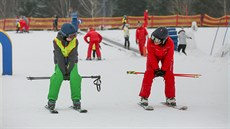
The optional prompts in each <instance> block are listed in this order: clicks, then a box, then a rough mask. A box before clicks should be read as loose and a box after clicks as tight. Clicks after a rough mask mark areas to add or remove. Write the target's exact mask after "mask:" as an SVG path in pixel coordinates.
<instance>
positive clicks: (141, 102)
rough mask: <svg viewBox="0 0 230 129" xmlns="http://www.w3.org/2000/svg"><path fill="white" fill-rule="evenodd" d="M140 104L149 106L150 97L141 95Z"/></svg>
mask: <svg viewBox="0 0 230 129" xmlns="http://www.w3.org/2000/svg"><path fill="white" fill-rule="evenodd" d="M140 104H141V105H143V106H148V105H149V103H148V98H143V97H141V101H140Z"/></svg>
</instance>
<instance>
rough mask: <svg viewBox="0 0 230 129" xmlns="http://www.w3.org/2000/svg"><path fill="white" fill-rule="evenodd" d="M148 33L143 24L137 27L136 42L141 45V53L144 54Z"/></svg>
mask: <svg viewBox="0 0 230 129" xmlns="http://www.w3.org/2000/svg"><path fill="white" fill-rule="evenodd" d="M147 35H148V32H147V30H146V29H145V27H143V26H141V27H138V28H137V29H136V42H137V43H138V45H139V51H140V54H141V55H143V49H144V46H145V42H146V36H147Z"/></svg>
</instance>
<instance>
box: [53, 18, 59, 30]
mask: <svg viewBox="0 0 230 129" xmlns="http://www.w3.org/2000/svg"><path fill="white" fill-rule="evenodd" d="M53 30H54V31H58V16H57V15H54V20H53Z"/></svg>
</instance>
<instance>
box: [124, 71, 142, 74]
mask: <svg viewBox="0 0 230 129" xmlns="http://www.w3.org/2000/svg"><path fill="white" fill-rule="evenodd" d="M127 74H144V72H136V71H127Z"/></svg>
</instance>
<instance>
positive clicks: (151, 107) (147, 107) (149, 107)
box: [137, 103, 154, 111]
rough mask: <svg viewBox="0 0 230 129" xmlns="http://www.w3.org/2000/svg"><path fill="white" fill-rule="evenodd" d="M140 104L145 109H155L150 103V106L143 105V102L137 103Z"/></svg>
mask: <svg viewBox="0 0 230 129" xmlns="http://www.w3.org/2000/svg"><path fill="white" fill-rule="evenodd" d="M137 104H138V105H139V106H141V107H142V108H144V109H145V110H147V111H152V110H154V108H153V106H150V105H148V106H145V105H143V104H141V103H137Z"/></svg>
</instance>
